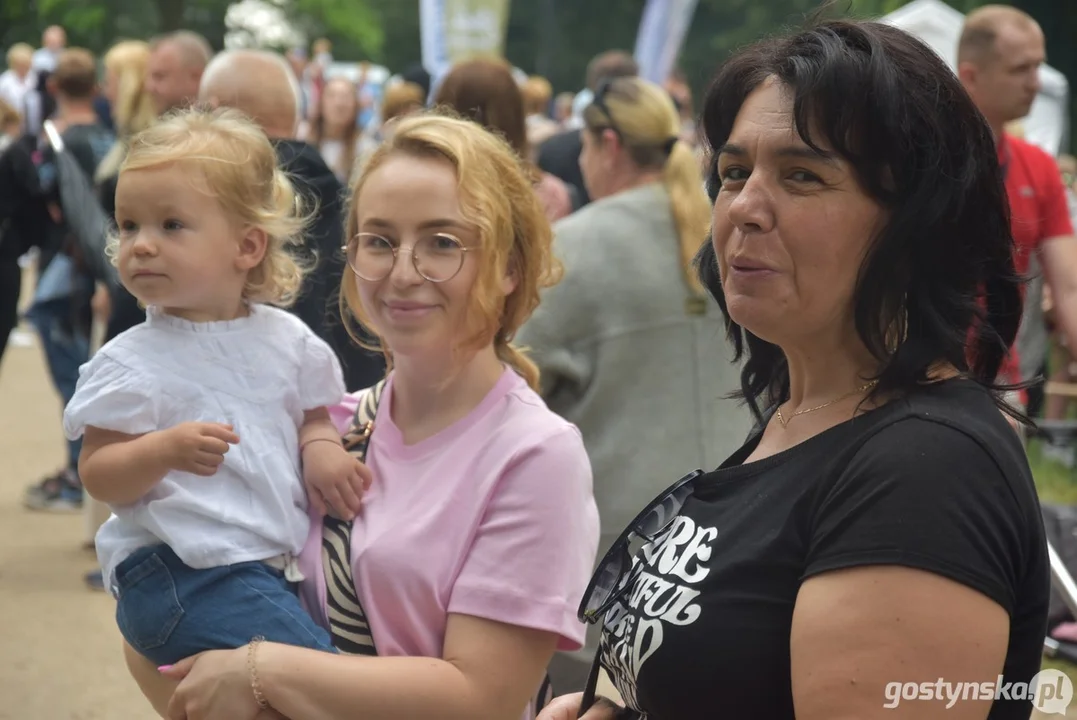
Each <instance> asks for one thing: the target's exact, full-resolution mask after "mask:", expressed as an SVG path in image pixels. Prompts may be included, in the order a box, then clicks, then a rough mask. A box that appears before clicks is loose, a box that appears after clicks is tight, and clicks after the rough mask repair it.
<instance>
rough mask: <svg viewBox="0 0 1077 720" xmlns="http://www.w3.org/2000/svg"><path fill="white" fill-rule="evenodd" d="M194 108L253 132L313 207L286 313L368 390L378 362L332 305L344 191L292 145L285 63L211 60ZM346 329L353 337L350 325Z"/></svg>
mask: <svg viewBox="0 0 1077 720" xmlns="http://www.w3.org/2000/svg"><path fill="white" fill-rule="evenodd" d="M251 77H257V78H258V79H259V82H258V84H257V85H251V84H250V83H249V82H248V78H251ZM199 101H200V102H201V103H204V104H207V105H210V106H226V107H231V108H234V109H236V110H240V111H241V112H243V113H245V114H247V115H249V116H250V117H251V118H252V119H253V120H254V121H255V122H256V123H258V124H259V125H261V127H262V129H263V130H265V132H266V135H268V136H269V138H270V139H271V140H272V141H273V144H274V146H275V147H276V149H277V158H278V160H279V161H280V165H281V168H282V169H283V170H285V171H286V172H288V174H289V175H290V176H291V178H292V181H293V182H294V183H295V184H296V186H297V189H298V190H299V192H300V194H301V195H303V196H304V197H305V198H306V199H307V202H308V203H311V204H313V205H314V207H316V208H317V214H316V215H315V219H314V223H313V226H312V227H311V228H310V229H309V230H308V231H307V245H306V247H304V248H302V249H301V250H300V254H301V255H302V256H303V257H304V259H305V260H307V261H308V263H310V264H311V265H312V266H313V267H312V269H311V271H310V272H309V274H308V275H307V278H306V281H305V283H304V286H303V288H302V290H301V291H300V295H299V299H298V300H297V301H296V303H295V305H294V306H293V307H292V308H291V310H292V312H293V313H295V315H296V316H298V317H299V318H300V319H301V320H303V322H305V323H306V324H307V326H308V327H310V329H311V330H313V331H314V332H315V333H317V334H318V336H320V337H321V338H322V339H323V340H325V341H326V342H327V343H329V345H330V346H331V347H332V348H333V350H334V351H335V352H336V354H337V357H338V358H339V359H340V364H341V366H342V367H343V369H344V382H345V384H346V385H347V387H348V390H349V391H355V390H360V389H362V388H365V387H369V386H371V385H373V384H374V383H376V382H377V381H378V380H380V379H381V378H382V377H383V376H384V375H385V360H384V358H383V357H382V356H381V355H380V354H378V353H374V352H372V351H369V350H365V349H363V348H360V347H359V346H358V345H357V344H356V343H355V341H354V340H352V338H351V337H350V336H349V333H348V327H347V326H346V325H345V324H344V320H342V319H341V311H340V308H339V302H338V297H339V292H340V282H341V278H342V277H343V274H344V268H345V267H346V265H345V261H344V255H343V252H342V250H341V248H342V247H343V246H344V202H343V201H344V187H343V186H342V185H341V183H340V181H339V180H337V178H336V176H335V175H334V174H333V172H332V170H330V169H329V167H328V166H327V165H326V164H325V161H324V160H322V157H321V155H320V154H319V153H318V151H317V150H316V149H315V148H314V147H312V146H311V145H308V144H307V143H304V142H301V141H299V140H296V139H295V130H296V127H297V126H298V122H299V89H298V86H297V84H296V81H295V78H294V76H293V74H292V73H291V69H290V68H289V66H288V64H287V61H286V60H284V58H282V57H280V56H279V55H276V54H274V53H270V52H265V51H260V50H233V51H227V52H222V53H219V54H218V55H217V56H216V57H215V58H214V59H213V61H212V62H211V63H210V64H209V66H208V67H206V71H205V73H204V74H203V76H202V86H201V89H200V92H199ZM351 327H352V329H353V332H358V324H357V323H353V324H351Z"/></svg>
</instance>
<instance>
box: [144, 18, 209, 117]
mask: <svg viewBox="0 0 1077 720" xmlns="http://www.w3.org/2000/svg"><path fill="white" fill-rule="evenodd" d="M150 48H151V53H150V61H149V64H148V66H147V68H146V92H148V93H149V94H150V96H151V97H153V105H154V109H155V110H156V111H157V114H158V115H164V114H165V113H167V112H168V111H169V110H174V109H176V108H182V107H187V106H188V105H190V104H191V103H192V102H194V100H195V98H197V97H198V84H199V83H200V82H201V81H202V73H203V72H204V71H205V69H206V66H207V65H208V64H209V61H210V60H211V59H212V58H213V48H212V47H210V44H209V43H208V42H207V41H206V39H205V38H204V37H202V36H201V35H199V34H198V33H194V32H190V31H189V30H179V31H177V32H174V33H170V34H168V35H164V36H162V37H159V38H156V39H155V40H153V41H152V42H151V43H150Z"/></svg>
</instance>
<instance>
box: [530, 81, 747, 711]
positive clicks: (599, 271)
mask: <svg viewBox="0 0 1077 720" xmlns="http://www.w3.org/2000/svg"><path fill="white" fill-rule="evenodd" d="M583 119H584V123H585V125H584V127H583V129H582V130H581V138H582V142H583V152H582V153H581V154H580V168H581V170H582V171H583V177H584V181H585V184H586V186H587V192H588V193H589V194H590V196H591V198H592V199H593V200H594V202H592V203H591V204H589V205H587V206H586V207H584V208H583V209H581V210H579V211H577V212H576V213H575V214H573V215H571V216H569V217H568V218H566V219H564V220H562V221H560V222H559V223H557V224H556V225H555V226H554V230H555V235H556V241H555V244H554V248H555V250H556V252H557V254H558V256H559V257H560V258H561V259H562V260H563V262H564V265H565V278H564V281H563V282H562V283H561V284H559V285H558V286H557V287H554V288H551V289H550V290H548V291H547V292H546V293H545V294H544V295H543V298H542V304H541V305H539V307H538V310H536V311H535V314H534V316H533V317H532V318H531V320H530V321H528V323H527V324H526V325H524V327H523V328H521V330H520V334H519V338H518V339H519V342H520V343H521V344H522V345H524V346H526V347H528V348H530V349H531V350H532V352H533V353H534V358H535V362H536V363H537V364H538V366H539V368H540V370H541V377H542V396H543V397H544V398H545V400H546V402H547V403H549V406H550V408H551V409H552V410H554V411H555V412H557V413H559V414H561V415H562V416H563V417H564V418H565V419H566V420H568V421H570V422H572V423H575V424H576V425H578V426H579V427H580V430H581V431H582V432H583V437H584V440H585V442H586V443H587V450H588V454H589V455H590V458H591V462H592V464H593V466H594V472H595V496H596V498H597V500H598V508H599V512H600V513H601V517H602V528H603V535H602V542H601V544H600V547H599V555H600V557H601V555H602V554H603V553H604V552H605V551H606V549H607V548H608V546H609V545H610V544H611V543H612V542H613V541H614V540H615V539H616V537H617V534H618V533H619V532H620V528H623V527H624V526H625V525H627V524H628V523H629V521H630V520H632V518H633V517H634V516H635V515H636V512H637V511H638V510H639V508H640V507H641V506H642V505H643V504H644V503H645V502H646V501H647V500H649V499H651V497H653V495H654V493H655V492H656V491H657V490H660V489H661V487H660V486H661V485H662V483H664V482H665V481H666V478H667V476H668V474H669V473H670V472H675V471H677V470H678V469H679V468H683V470H684V472H688V471H690V470H694V469H696V468H698V467H713V466H715V465H717V464H718V463H719V462H720V461H721V460H722V459H724V458H725V457H726V455H727V454H728V453H729V452H732V451H733V450H734V449H735V448H736V447H737V446H738V445H739V443H740V442H741V441H742V440H743V439H744V436H745V434H746V433H747V432H748V430H749V428H750V422H749V418H748V414H747V413H746V412H744V411H743V410H741V409H740V408H739V407H738V405H737V403H736V402H735V401H733V400H725V399H723V398H724V396H726V395H727V394H728V393H730V392H731V391H733V390H735V389H736V388H737V386H738V368H737V367H736V366H734V365H732V364H731V363H730V362H728V361H729V360H730V359H731V356H732V349H731V347H730V346H729V345H728V344H727V343H726V341H725V331H724V328H723V323H722V318H721V314H720V312H719V309H718V306H717V304H716V303H715V302H713V301H712V300H709V299H705V297H704V293H703V292H702V290H701V287H700V284H699V281H698V280H697V279H696V278H695V273H694V272H692V271H691V267H692V262H693V257H694V256H695V254H696V251H697V250H698V249H699V248H700V246H701V245H702V244H703V243H704V241H705V240H706V237H707V229H708V227H709V225H710V204H709V203H708V201H707V197H706V194H705V192H704V190H703V179H702V177H701V175H700V171H699V164H698V162H697V160H696V159H695V156H694V155H693V152H692V150H691V148H690V147H689V146H688V145H687V144H686V143H685V142H684V141H683V140H680V139H679V134H680V127H681V124H680V118H679V116H678V114H677V111H676V109H675V108H674V106H673V101H672V100H671V99H670V97H669V95H668V94H667V93H666V92H665V91H664V90H663V89H662V88H660V87H658V86H657V85H654V84H653V83H650V82H647V81H645V80H642V79H639V78H631V77H622V78H617V79H615V80H612V81H607V82H604V83H601V84H599V86H598V87H597V89H596V92H595V97H594V100H593V102H592V103H591V105H590V106H589V107H588V108H587V109H586V111H585V112H584V114H583ZM671 458H673V459H674V460H675V462H676V463H677V467H673V468H671V467H670V461H671ZM596 639H597V631H596V633H595V634H594V635H593V636H592V642H594V641H595V640H596ZM593 654H594V653H593V650H591V651H590V655H588V654H586V653H585V654H582V655H579V656H577V657H575V658H569V657H559V658H558V661H557V664H556V667H555V668H554V672H552V673H551V674H552V676H553V681H554V687H555V688H559V689H565V690H568V689H572V688H577V689H579V688H582V686H583V683H584V680H585V679H586V676H587V668H588V663H589V661H590V659H591V657H593Z"/></svg>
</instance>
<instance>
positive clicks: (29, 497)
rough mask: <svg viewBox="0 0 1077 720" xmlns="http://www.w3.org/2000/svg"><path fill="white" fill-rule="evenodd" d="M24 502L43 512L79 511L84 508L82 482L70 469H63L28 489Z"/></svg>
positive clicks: (25, 505)
mask: <svg viewBox="0 0 1077 720" xmlns="http://www.w3.org/2000/svg"><path fill="white" fill-rule="evenodd" d="M22 504H23V506H24V507H26V508H27V509H28V510H38V511H41V512H79V511H81V510H82V483H80V482H79V479H78V476H77V475H76V474H75V473H73V472H72V471H70V470H61V471H60V472H58V473H56V474H55V475H50V476H49V477H47V478H45V479H44V480H42V481H41V482H39V483H37V484H36V485H31V486H30V487H28V488H27V489H26V494H25V495H24V496H23V499H22Z"/></svg>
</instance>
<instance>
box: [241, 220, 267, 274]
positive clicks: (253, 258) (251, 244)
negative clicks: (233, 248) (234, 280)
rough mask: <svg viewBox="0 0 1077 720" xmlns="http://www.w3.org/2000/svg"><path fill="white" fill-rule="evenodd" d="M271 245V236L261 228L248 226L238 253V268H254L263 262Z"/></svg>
mask: <svg viewBox="0 0 1077 720" xmlns="http://www.w3.org/2000/svg"><path fill="white" fill-rule="evenodd" d="M268 246H269V236H267V235H266V232H265V230H262V229H260V228H247V230H246V231H245V232H244V234H243V237H242V238H240V241H239V246H238V250H239V252H238V253H236V269H237V270H243V271H247V270H253V269H254V268H256V267H258V265H259V264H261V262H262V259H263V258H264V257H265V255H266V248H267V247H268Z"/></svg>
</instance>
